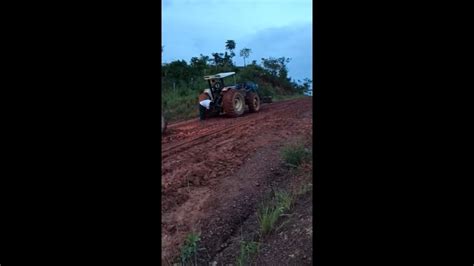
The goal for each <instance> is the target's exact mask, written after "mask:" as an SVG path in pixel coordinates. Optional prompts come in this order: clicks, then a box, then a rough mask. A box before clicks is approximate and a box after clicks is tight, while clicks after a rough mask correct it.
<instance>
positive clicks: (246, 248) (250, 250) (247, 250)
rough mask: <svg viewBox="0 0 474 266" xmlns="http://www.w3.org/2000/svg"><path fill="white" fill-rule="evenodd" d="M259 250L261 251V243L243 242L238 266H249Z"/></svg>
mask: <svg viewBox="0 0 474 266" xmlns="http://www.w3.org/2000/svg"><path fill="white" fill-rule="evenodd" d="M258 249H259V243H257V242H254V241H250V242H246V241H241V242H240V253H239V256H238V257H237V261H236V264H237V265H238V266H243V265H248V264H249V262H250V259H251V258H252V256H253V255H254V254H256V253H257V252H258Z"/></svg>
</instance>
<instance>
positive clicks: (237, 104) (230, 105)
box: [222, 89, 245, 117]
mask: <svg viewBox="0 0 474 266" xmlns="http://www.w3.org/2000/svg"><path fill="white" fill-rule="evenodd" d="M222 107H223V108H224V112H225V113H226V115H228V116H231V117H237V116H240V115H242V114H243V113H244V111H245V99H244V95H243V94H242V93H241V92H240V91H238V90H234V89H230V90H228V91H226V92H225V94H224V98H223V99H222Z"/></svg>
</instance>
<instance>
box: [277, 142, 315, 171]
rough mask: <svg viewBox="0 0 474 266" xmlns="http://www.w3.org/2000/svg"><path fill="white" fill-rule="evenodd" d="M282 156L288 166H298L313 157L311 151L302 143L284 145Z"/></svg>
mask: <svg viewBox="0 0 474 266" xmlns="http://www.w3.org/2000/svg"><path fill="white" fill-rule="evenodd" d="M282 156H283V159H284V160H285V162H286V164H287V165H288V166H290V167H292V168H297V167H298V166H300V165H301V164H302V163H303V162H305V161H308V160H310V159H311V151H310V150H308V149H306V148H305V146H304V144H302V143H297V144H290V145H288V146H286V147H283V149H282Z"/></svg>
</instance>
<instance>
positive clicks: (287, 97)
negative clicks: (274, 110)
mask: <svg viewBox="0 0 474 266" xmlns="http://www.w3.org/2000/svg"><path fill="white" fill-rule="evenodd" d="M303 97H307V96H305V95H303V94H292V95H275V96H274V97H273V101H274V102H279V101H285V100H292V99H297V98H303Z"/></svg>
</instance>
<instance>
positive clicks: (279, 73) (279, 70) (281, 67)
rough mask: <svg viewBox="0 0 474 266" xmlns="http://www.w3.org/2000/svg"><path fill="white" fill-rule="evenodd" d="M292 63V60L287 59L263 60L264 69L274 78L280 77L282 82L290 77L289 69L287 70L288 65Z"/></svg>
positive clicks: (271, 58)
mask: <svg viewBox="0 0 474 266" xmlns="http://www.w3.org/2000/svg"><path fill="white" fill-rule="evenodd" d="M290 61H291V59H290V58H286V57H280V58H273V57H270V58H268V59H266V58H262V63H263V67H264V68H265V69H266V70H268V71H269V72H270V74H271V75H272V76H275V77H279V78H280V79H282V80H284V79H287V77H288V69H287V68H286V64H288V63H289V62H290Z"/></svg>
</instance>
